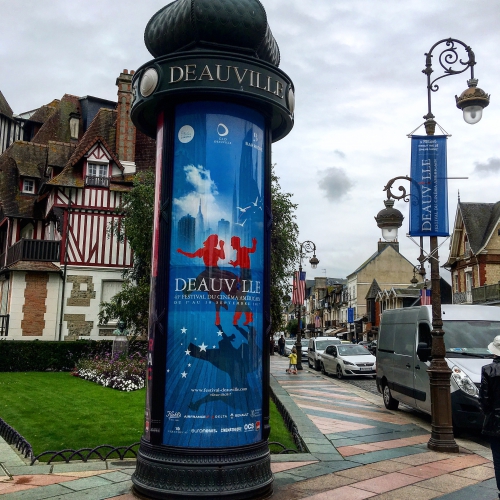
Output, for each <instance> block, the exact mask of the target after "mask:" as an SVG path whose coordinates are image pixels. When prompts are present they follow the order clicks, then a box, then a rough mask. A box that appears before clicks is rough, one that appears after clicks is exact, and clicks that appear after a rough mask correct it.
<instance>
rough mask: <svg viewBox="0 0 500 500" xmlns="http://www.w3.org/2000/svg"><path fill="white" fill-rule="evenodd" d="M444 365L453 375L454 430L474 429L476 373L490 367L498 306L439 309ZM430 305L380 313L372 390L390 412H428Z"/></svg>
mask: <svg viewBox="0 0 500 500" xmlns="http://www.w3.org/2000/svg"><path fill="white" fill-rule="evenodd" d="M442 319H443V330H444V332H445V335H444V343H445V346H446V357H445V359H446V362H447V363H448V366H449V367H450V369H451V371H452V376H451V381H450V385H451V404H452V415H453V425H454V427H457V428H461V427H469V428H472V427H473V428H478V427H481V426H482V422H483V415H482V413H481V411H480V408H479V401H478V396H479V386H480V385H481V368H482V367H483V366H484V365H486V364H489V363H491V359H492V358H493V355H492V354H491V353H490V352H489V351H488V349H487V346H488V344H489V343H490V342H491V341H492V340H493V339H494V337H495V336H497V335H500V307H494V306H473V305H446V304H443V305H442ZM431 330H432V309H431V306H419V307H408V308H403V309H393V310H389V311H384V313H383V315H382V321H381V324H380V329H379V335H378V346H377V388H378V390H379V392H380V393H382V396H383V399H384V404H385V406H386V408H388V409H390V410H395V409H397V407H398V405H399V402H402V403H404V404H407V405H409V406H411V407H413V408H417V409H419V410H421V411H424V412H426V413H429V414H430V413H431V397H430V386H429V375H428V373H427V370H428V368H429V365H430V360H429V357H430V348H431Z"/></svg>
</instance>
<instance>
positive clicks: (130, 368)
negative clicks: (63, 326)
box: [72, 353, 146, 392]
mask: <svg viewBox="0 0 500 500" xmlns="http://www.w3.org/2000/svg"><path fill="white" fill-rule="evenodd" d="M72 374H73V375H74V376H75V377H81V378H83V379H85V380H90V381H91V382H95V383H96V384H100V385H103V386H104V387H110V388H112V389H117V390H119V391H127V392H130V391H136V390H138V389H142V388H143V387H144V385H145V381H146V358H144V357H143V356H141V355H140V354H139V353H135V354H132V355H131V356H120V357H114V358H113V357H112V356H111V354H109V353H106V354H104V355H102V356H95V357H92V358H84V359H81V360H80V361H79V362H78V363H77V365H76V367H75V369H74V370H73V373H72Z"/></svg>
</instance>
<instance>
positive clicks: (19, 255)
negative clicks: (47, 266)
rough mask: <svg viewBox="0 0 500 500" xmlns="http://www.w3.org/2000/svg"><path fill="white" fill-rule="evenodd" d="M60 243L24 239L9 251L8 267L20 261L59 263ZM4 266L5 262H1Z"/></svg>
mask: <svg viewBox="0 0 500 500" xmlns="http://www.w3.org/2000/svg"><path fill="white" fill-rule="evenodd" d="M60 247H61V242H60V241H51V240H26V239H24V238H23V239H22V240H21V241H18V242H17V243H15V244H14V245H12V246H11V247H10V248H9V249H8V250H7V261H6V263H5V265H6V266H10V265H11V264H14V263H15V262H18V261H20V260H38V261H45V262H59V251H60ZM1 264H3V262H1Z"/></svg>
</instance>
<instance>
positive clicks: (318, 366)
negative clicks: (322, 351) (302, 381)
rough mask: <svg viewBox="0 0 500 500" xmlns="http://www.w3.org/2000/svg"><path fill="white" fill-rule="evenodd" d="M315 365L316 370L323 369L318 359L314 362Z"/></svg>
mask: <svg viewBox="0 0 500 500" xmlns="http://www.w3.org/2000/svg"><path fill="white" fill-rule="evenodd" d="M314 365H315V366H314V368H315V370H316V371H319V370H320V369H321V366H320V364H319V361H318V360H316V361H315V362H314Z"/></svg>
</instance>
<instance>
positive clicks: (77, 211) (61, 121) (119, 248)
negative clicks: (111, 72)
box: [0, 70, 155, 340]
mask: <svg viewBox="0 0 500 500" xmlns="http://www.w3.org/2000/svg"><path fill="white" fill-rule="evenodd" d="M132 75H133V72H131V73H130V74H129V73H128V71H127V70H124V71H123V73H122V74H121V75H120V76H119V77H118V79H117V85H118V102H117V103H116V102H112V101H107V100H104V99H100V98H96V97H92V96H85V97H76V96H72V95H65V96H63V97H62V99H60V100H55V101H53V102H51V103H50V104H48V105H46V106H42V107H41V108H39V109H37V110H34V111H33V112H30V113H28V114H26V115H24V116H25V118H23V119H22V120H21V121H20V122H19V123H21V122H22V131H23V134H24V135H22V136H20V137H22V138H23V139H25V140H19V137H15V138H14V140H11V137H12V134H11V132H10V131H11V129H8V127H4V128H3V129H2V128H1V127H0V144H5V145H6V147H5V150H4V151H3V152H2V154H1V155H0V254H1V255H0V319H1V323H0V338H2V337H3V338H4V339H26V340H30V339H31V340H32V339H43V340H63V339H68V338H71V339H74V338H80V337H83V338H98V337H99V338H102V337H103V336H108V335H110V334H111V332H112V330H113V329H115V328H116V325H114V324H107V325H100V324H99V321H98V313H99V307H100V304H101V302H105V301H108V300H109V299H110V298H111V297H112V296H113V295H114V294H116V293H117V292H118V291H119V290H120V289H121V284H122V272H123V270H124V269H126V268H127V267H130V266H131V265H132V261H133V256H132V252H131V250H130V247H129V245H128V243H127V241H120V240H118V239H117V238H116V237H115V236H114V234H113V232H112V231H110V227H111V226H112V225H116V224H120V221H121V218H122V215H121V214H120V212H119V207H120V204H121V200H122V195H123V193H124V192H126V191H128V190H129V189H130V188H131V186H132V182H133V178H134V174H135V173H136V171H137V170H139V169H145V168H150V167H152V166H153V165H154V156H155V144H154V141H152V140H151V139H149V138H147V137H146V136H144V135H143V134H141V133H140V132H139V131H136V129H135V127H134V126H133V124H132V122H131V120H130V117H129V112H130V104H131V98H132V93H131V81H132ZM2 110H3V111H2ZM4 112H5V113H4ZM9 112H10V115H11V116H10V118H11V119H12V120H14V116H13V115H12V112H11V111H10V107H8V104H7V102H6V101H5V99H4V98H3V96H2V95H1V94H0V117H7V118H8V114H9ZM28 115H29V116H28ZM4 121H5V120H4ZM2 123H3V122H0V126H1V124H2ZM7 130H8V131H9V132H8V133H9V134H11V135H10V136H9V138H7V139H6V138H5V137H3V135H2V134H3V131H5V133H7V132H6V131H7ZM26 134H28V135H26ZM28 137H29V140H26V139H27V138H28Z"/></svg>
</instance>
